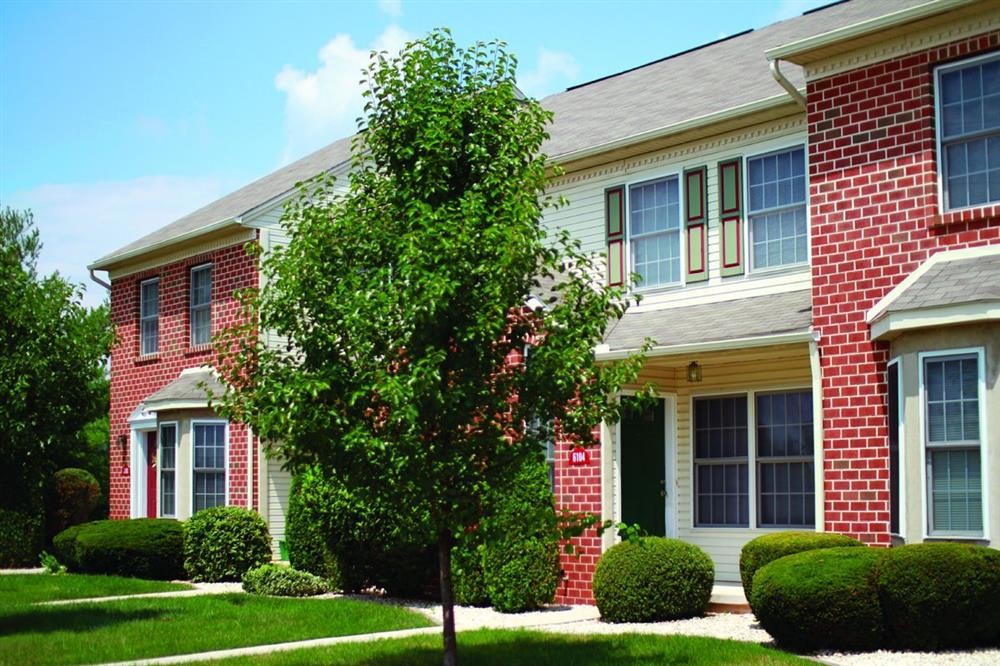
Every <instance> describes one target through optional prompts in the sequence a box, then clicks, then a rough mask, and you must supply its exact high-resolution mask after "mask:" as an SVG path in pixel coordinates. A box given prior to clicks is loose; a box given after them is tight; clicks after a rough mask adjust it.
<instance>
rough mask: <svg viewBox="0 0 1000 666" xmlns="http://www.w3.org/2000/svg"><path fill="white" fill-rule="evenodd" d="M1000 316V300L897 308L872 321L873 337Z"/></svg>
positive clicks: (986, 319) (878, 338) (890, 336)
mask: <svg viewBox="0 0 1000 666" xmlns="http://www.w3.org/2000/svg"><path fill="white" fill-rule="evenodd" d="M997 319H1000V304H998V303H961V304H958V305H946V306H944V307H936V308H925V309H923V310H907V311H905V312H894V313H892V314H890V315H889V316H887V317H883V318H882V319H880V320H879V321H877V322H875V323H874V324H872V325H871V335H872V340H881V339H883V338H886V339H892V338H894V337H896V336H897V335H899V334H900V333H903V332H906V331H912V330H915V329H920V328H935V327H939V326H954V325H956V324H975V323H978V322H982V321H994V320H997Z"/></svg>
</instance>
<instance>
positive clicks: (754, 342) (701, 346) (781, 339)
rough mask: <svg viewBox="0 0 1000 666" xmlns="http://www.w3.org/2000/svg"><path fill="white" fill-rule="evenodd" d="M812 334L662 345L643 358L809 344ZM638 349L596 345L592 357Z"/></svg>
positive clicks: (613, 357)
mask: <svg viewBox="0 0 1000 666" xmlns="http://www.w3.org/2000/svg"><path fill="white" fill-rule="evenodd" d="M810 340H812V333H811V331H810V330H809V329H806V330H803V331H793V332H791V333H777V334H775V335H761V336H756V337H752V338H733V339H732V340H716V341H714V342H692V343H688V344H683V345H664V346H662V347H653V348H652V349H650V350H649V351H648V352H646V354H645V358H654V357H660V356H679V355H681V354H701V353H708V352H716V351H728V350H732V349H750V348H753V347H773V346H776V345H786V344H794V343H796V342H809V341H810ZM638 351H639V350H638V349H615V350H613V351H612V350H611V349H610V348H609V347H608V345H606V344H605V345H598V346H597V347H595V348H594V356H595V358H596V359H597V360H598V361H616V360H619V359H623V358H627V357H628V356H631V355H632V354H635V353H637V352H638Z"/></svg>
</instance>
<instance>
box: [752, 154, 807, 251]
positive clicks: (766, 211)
mask: <svg viewBox="0 0 1000 666" xmlns="http://www.w3.org/2000/svg"><path fill="white" fill-rule="evenodd" d="M747 172H748V177H747V181H748V187H747V194H748V195H749V228H750V247H751V249H752V252H751V257H752V260H751V261H752V264H751V265H752V268H754V269H757V270H761V269H767V268H777V267H781V266H794V265H798V264H804V263H806V262H807V261H809V243H808V217H807V214H806V167H805V149H804V148H803V147H802V146H798V147H795V148H791V149H788V150H782V151H779V152H774V153H768V154H766V155H759V156H756V157H751V158H749V159H748V160H747Z"/></svg>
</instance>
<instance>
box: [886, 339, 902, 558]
mask: <svg viewBox="0 0 1000 666" xmlns="http://www.w3.org/2000/svg"><path fill="white" fill-rule="evenodd" d="M892 365H895V366H896V402H897V403H898V404H897V406H896V420H897V423H896V427H897V428H898V430H899V442H898V444H899V461H898V462H897V463H896V464H897V465H898V466H899V497H898V500H899V532H893V531H892V519H891V518H890V520H889V533H890V534H892V535H893V536H897V537H900V538H902V539H905V538H906V531H907V530H906V411H905V405H906V395H905V394H904V393H903V386H904V382H903V357H902V356H894V357H893V358H892V359H890V360H889V362H888V363H886V366H885V374H886V385H888V382H889V366H892ZM886 398H888V394H886ZM886 407H888V400H887V405H886ZM886 416H887V417H888V412H887V413H886ZM887 443H888V439H887ZM889 501H890V502H891V501H892V498H891V497H890V498H889ZM889 510H890V512H891V511H892V507H891V505H890V507H889Z"/></svg>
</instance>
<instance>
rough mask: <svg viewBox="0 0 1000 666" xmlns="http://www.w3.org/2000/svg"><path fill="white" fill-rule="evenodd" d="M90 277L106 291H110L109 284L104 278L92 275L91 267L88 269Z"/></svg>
mask: <svg viewBox="0 0 1000 666" xmlns="http://www.w3.org/2000/svg"><path fill="white" fill-rule="evenodd" d="M90 279H91V280H93V281H94V282H96V283H97V284H99V285H101V286H102V287H104V288H105V289H107V290H108V291H111V285H110V284H108V283H107V282H105V281H104V280H102V279H101V278H99V277H97V276H96V275H94V269H93V268H91V269H90Z"/></svg>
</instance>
